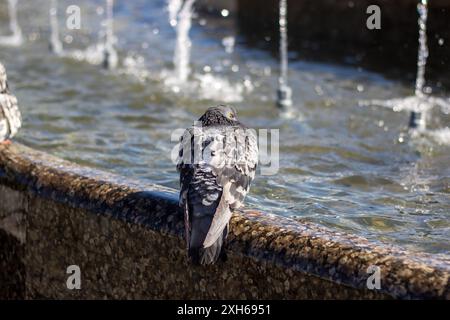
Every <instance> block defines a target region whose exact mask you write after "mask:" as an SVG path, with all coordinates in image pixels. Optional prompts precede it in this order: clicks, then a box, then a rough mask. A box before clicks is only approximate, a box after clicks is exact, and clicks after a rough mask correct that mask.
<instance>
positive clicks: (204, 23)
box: [198, 19, 206, 26]
mask: <svg viewBox="0 0 450 320" xmlns="http://www.w3.org/2000/svg"><path fill="white" fill-rule="evenodd" d="M198 24H199V25H201V26H205V25H206V19H200V20H199V21H198Z"/></svg>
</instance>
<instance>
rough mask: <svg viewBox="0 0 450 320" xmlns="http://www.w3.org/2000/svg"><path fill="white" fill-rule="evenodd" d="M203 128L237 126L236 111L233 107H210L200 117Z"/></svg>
mask: <svg viewBox="0 0 450 320" xmlns="http://www.w3.org/2000/svg"><path fill="white" fill-rule="evenodd" d="M199 121H201V123H202V125H203V126H205V127H206V126H220V125H230V126H235V125H239V124H240V123H239V120H238V118H237V111H236V109H235V108H234V107H232V106H228V105H219V106H217V107H211V108H209V109H208V110H206V112H205V113H204V114H203V115H202V116H201V117H200V119H199Z"/></svg>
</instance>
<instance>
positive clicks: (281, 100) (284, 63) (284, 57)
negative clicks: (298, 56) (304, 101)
mask: <svg viewBox="0 0 450 320" xmlns="http://www.w3.org/2000/svg"><path fill="white" fill-rule="evenodd" d="M279 10H280V11H279V15H280V17H279V25H280V77H279V78H278V90H277V105H278V107H280V108H288V107H290V106H292V98H291V97H292V90H291V88H290V87H289V85H288V50H287V46H288V45H287V40H288V38H287V0H280V9H279Z"/></svg>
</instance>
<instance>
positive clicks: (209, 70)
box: [203, 66, 211, 73]
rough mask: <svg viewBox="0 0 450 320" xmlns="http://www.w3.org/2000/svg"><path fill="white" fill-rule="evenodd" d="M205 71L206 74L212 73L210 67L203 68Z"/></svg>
mask: <svg viewBox="0 0 450 320" xmlns="http://www.w3.org/2000/svg"><path fill="white" fill-rule="evenodd" d="M203 71H204V72H206V73H208V72H211V67H210V66H204V67H203Z"/></svg>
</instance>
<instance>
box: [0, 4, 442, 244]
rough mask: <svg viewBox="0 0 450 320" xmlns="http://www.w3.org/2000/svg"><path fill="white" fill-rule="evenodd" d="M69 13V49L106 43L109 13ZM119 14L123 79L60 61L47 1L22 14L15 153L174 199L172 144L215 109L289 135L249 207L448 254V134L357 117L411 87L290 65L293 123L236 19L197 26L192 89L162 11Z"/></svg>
mask: <svg viewBox="0 0 450 320" xmlns="http://www.w3.org/2000/svg"><path fill="white" fill-rule="evenodd" d="M59 2H60V5H61V7H62V8H63V9H60V12H64V11H65V10H64V8H65V7H66V6H68V5H70V4H73V3H74V2H75V3H77V4H78V5H79V6H80V7H81V8H82V30H80V31H68V30H67V29H66V28H64V21H63V20H62V18H63V17H60V18H61V21H60V23H61V32H62V33H63V35H62V37H63V39H64V40H65V41H66V43H65V46H66V49H69V50H74V49H83V48H86V47H87V46H89V45H92V44H94V43H95V42H96V41H98V31H99V30H101V25H100V21H101V20H102V19H103V18H104V14H101V13H102V10H99V9H98V8H97V5H98V6H100V5H102V4H103V1H85V0H77V1H59ZM116 2H117V4H116V8H115V9H116V11H115V14H116V21H115V28H116V32H117V36H118V39H119V42H118V44H117V48H118V52H119V57H120V59H121V65H122V66H121V67H119V69H118V70H117V71H112V72H110V71H104V70H101V69H100V68H99V67H98V66H95V65H91V64H88V63H85V62H80V61H76V60H73V59H68V58H64V59H62V58H58V57H55V56H52V55H50V54H49V53H48V36H49V30H48V16H47V10H48V1H44V0H37V1H20V2H19V20H20V24H21V26H22V28H23V30H24V35H25V36H26V38H27V42H26V43H25V44H24V46H23V47H21V48H3V47H1V48H0V60H1V61H2V62H4V64H5V65H6V66H7V69H8V75H9V78H10V82H11V87H12V89H13V91H14V93H15V94H16V95H17V96H18V98H19V101H20V106H21V110H22V112H23V116H24V127H23V129H22V130H21V132H20V134H19V135H18V137H17V140H18V141H20V142H23V143H24V144H26V145H28V146H31V147H34V148H36V149H40V150H44V151H47V152H50V153H52V154H54V155H57V156H60V157H62V158H65V159H69V160H72V161H75V162H77V163H80V164H83V165H88V166H92V167H97V168H101V169H105V170H109V171H112V172H117V173H120V174H123V175H127V176H132V177H135V178H139V179H143V180H147V181H151V182H155V183H159V184H162V185H165V186H169V187H173V188H178V175H177V173H176V170H175V165H174V164H172V163H171V162H170V152H171V150H172V148H173V147H174V143H173V142H171V140H170V136H171V133H172V131H173V130H174V129H177V128H186V127H187V126H189V125H190V124H191V123H192V121H193V120H195V119H196V118H198V117H199V116H200V115H201V114H202V113H203V112H204V110H205V109H206V108H207V107H209V106H211V105H214V104H217V103H219V102H223V101H225V102H230V103H233V104H234V105H235V106H236V107H237V109H238V110H239V114H240V118H241V121H242V122H244V123H246V124H247V125H248V126H250V127H254V128H279V129H280V137H281V146H280V171H279V173H278V174H277V175H274V176H259V177H257V179H256V180H255V183H254V186H253V187H252V190H251V194H250V196H249V197H248V201H247V202H248V206H251V207H255V208H258V209H261V210H263V211H267V212H273V213H276V214H279V215H283V216H297V217H299V218H301V219H305V220H308V221H314V222H317V223H319V224H322V225H326V226H330V227H332V228H334V229H338V230H344V231H347V232H351V233H357V234H361V235H364V236H366V237H368V238H370V239H373V240H377V241H384V242H387V243H396V244H400V245H402V246H405V247H408V248H410V249H412V250H416V251H426V252H432V253H448V252H449V250H450V241H449V240H450V219H449V218H450V187H449V184H450V166H449V163H450V146H449V144H450V142H449V135H448V133H446V132H444V131H441V132H439V131H436V132H435V133H433V134H429V135H426V136H424V137H419V138H416V139H410V137H409V135H408V134H407V128H406V125H407V122H408V114H407V113H402V112H394V111H392V110H390V109H387V108H377V107H360V106H359V105H358V102H359V101H360V100H371V99H389V98H394V97H402V96H410V95H412V93H413V90H414V86H413V84H411V86H406V85H405V84H404V83H401V82H395V81H389V80H386V79H384V78H383V77H382V76H380V75H377V74H374V73H369V72H366V71H364V70H363V69H360V68H359V69H358V68H347V67H345V68H344V67H339V66H336V65H329V64H315V63H311V62H304V61H302V60H301V57H295V56H294V55H291V61H290V70H289V81H290V83H289V84H290V86H291V87H292V89H293V101H294V108H295V110H296V113H295V114H294V116H293V117H291V118H283V117H280V114H279V111H278V110H277V109H276V108H275V107H274V105H275V104H274V101H275V90H276V88H277V81H278V76H279V70H278V66H279V64H278V62H277V61H276V59H275V58H274V57H273V56H272V55H270V54H269V53H267V52H264V51H261V50H259V49H255V48H251V47H249V46H248V45H247V44H246V41H245V39H244V38H242V37H240V36H239V34H238V31H237V30H236V28H235V27H234V24H233V23H232V20H231V19H230V18H221V19H219V18H211V17H203V16H197V17H196V18H195V19H194V21H193V26H192V30H191V32H190V35H191V40H192V44H193V46H192V57H191V58H192V59H191V60H192V61H191V62H192V63H191V69H192V72H193V74H191V76H190V78H189V86H188V87H184V86H177V85H173V81H172V80H173V79H171V78H170V75H171V73H170V71H171V70H172V68H173V63H172V56H173V48H174V46H175V31H174V29H173V28H172V27H171V26H170V24H169V22H168V13H167V11H166V10H165V1H145V0H136V1H116ZM5 12H6V10H5V5H4V4H3V3H2V4H0V32H1V33H5V32H7V20H6V19H5V18H4V17H5ZM99 13H100V14H99ZM274 23H276V21H274ZM229 37H235V42H236V45H235V47H234V50H233V52H231V53H230V51H231V50H225V47H224V45H223V39H224V38H227V39H230V38H229ZM68 42H69V43H68ZM224 42H225V43H230V41H228V42H227V41H224ZM227 51H228V52H227ZM125 58H126V59H125ZM124 60H125V62H126V66H123V62H124ZM432 116H433V119H432V121H431V129H439V128H445V127H447V126H448V125H449V123H450V117H449V115H448V114H445V113H443V112H441V111H439V110H435V111H434V112H433V115H432Z"/></svg>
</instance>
